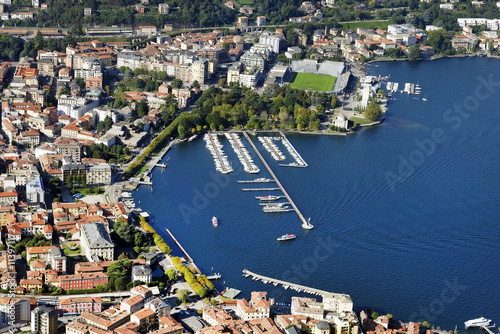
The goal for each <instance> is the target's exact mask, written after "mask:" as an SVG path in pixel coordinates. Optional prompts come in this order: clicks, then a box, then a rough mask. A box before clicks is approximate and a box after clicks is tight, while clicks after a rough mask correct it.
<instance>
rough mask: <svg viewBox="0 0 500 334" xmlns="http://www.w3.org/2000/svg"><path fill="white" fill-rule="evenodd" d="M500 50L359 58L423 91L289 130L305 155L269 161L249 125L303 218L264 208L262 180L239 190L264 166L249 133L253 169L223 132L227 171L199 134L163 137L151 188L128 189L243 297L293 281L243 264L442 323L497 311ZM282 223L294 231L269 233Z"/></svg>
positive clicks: (402, 315)
mask: <svg viewBox="0 0 500 334" xmlns="http://www.w3.org/2000/svg"><path fill="white" fill-rule="evenodd" d="M499 64H500V63H499V62H498V61H497V60H492V59H485V58H473V59H445V60H439V61H432V62H417V63H408V62H394V63H392V62H391V63H378V64H376V65H369V66H367V68H366V71H367V73H368V74H374V75H379V74H380V75H382V76H385V75H390V81H393V82H399V85H400V86H399V87H400V89H403V88H404V83H405V82H411V83H418V84H419V85H420V86H421V87H422V95H420V96H411V95H410V96H408V95H406V94H404V95H403V94H400V93H396V94H394V96H393V97H394V98H396V99H397V100H394V101H390V102H389V111H388V114H387V119H386V120H385V121H384V122H383V124H382V125H380V126H378V127H374V128H370V129H365V130H363V131H361V132H360V133H357V134H356V135H353V136H348V137H335V136H309V135H289V136H288V138H289V140H290V142H291V143H292V144H293V145H294V146H295V148H296V149H297V150H298V151H299V152H300V154H301V155H302V157H303V158H304V159H305V161H306V162H307V163H308V164H309V167H307V168H287V167H279V166H278V163H277V162H275V161H274V160H272V159H271V157H270V154H269V153H268V152H267V151H265V150H264V149H263V147H262V145H261V144H260V143H259V142H258V141H257V140H256V138H255V137H252V138H253V140H254V143H255V144H256V145H257V147H258V148H259V149H260V151H261V153H262V154H263V156H264V158H265V159H266V161H267V162H268V163H269V164H270V166H271V168H272V169H273V171H274V172H275V173H276V175H277V176H278V178H279V179H280V181H281V183H282V184H283V186H284V187H285V188H286V190H287V191H288V193H289V194H290V196H291V197H292V199H293V200H294V202H295V203H296V204H297V206H298V207H299V209H300V210H301V212H302V213H303V214H304V216H305V217H311V223H312V224H313V225H314V226H315V228H314V229H313V230H311V231H305V230H303V229H302V228H301V227H300V221H299V219H298V217H297V215H296V214H295V213H293V212H289V213H281V214H265V213H263V212H262V210H261V207H260V206H259V205H258V201H257V200H255V199H254V196H256V195H257V194H268V193H254V192H243V191H241V188H242V185H241V184H238V183H237V182H236V181H237V180H240V179H254V178H256V177H269V175H268V173H267V171H266V170H265V168H264V167H263V166H262V165H261V164H260V161H258V159H257V157H256V155H255V154H254V153H253V151H252V150H251V147H250V146H249V145H247V148H248V149H249V151H251V154H252V155H253V156H254V160H255V161H256V162H258V165H259V167H260V168H261V172H260V173H259V174H258V175H249V174H246V173H244V172H243V171H241V167H240V166H241V165H240V163H239V161H238V160H237V158H236V155H235V154H234V152H233V151H232V149H231V147H230V146H229V143H228V141H227V140H226V139H225V138H222V137H221V143H222V144H224V145H225V147H224V149H225V152H226V153H227V154H228V156H229V158H230V160H231V161H232V164H233V166H234V167H235V168H236V171H235V173H233V174H229V175H227V176H223V175H221V174H218V173H216V172H215V167H214V162H213V160H212V158H211V157H210V154H209V151H208V150H207V149H206V148H205V145H204V141H203V140H201V139H198V140H197V141H195V142H192V143H182V144H180V145H178V146H176V147H175V148H173V149H172V150H171V151H170V152H169V153H168V154H167V156H166V158H170V162H169V165H168V168H167V169H166V170H165V172H164V173H163V174H162V173H161V171H160V169H156V170H155V171H154V172H153V180H154V191H153V192H151V190H150V188H149V187H146V186H141V187H140V188H139V189H138V191H136V192H134V198H135V200H136V203H137V202H139V201H140V204H139V206H140V207H141V208H142V209H143V210H147V211H150V212H151V213H152V215H153V217H152V220H153V227H155V228H156V229H157V231H158V232H159V233H160V234H162V235H163V236H164V237H165V238H166V240H167V242H168V243H169V244H171V243H172V242H170V239H168V238H167V234H166V232H165V230H164V229H165V228H168V229H170V230H171V231H172V232H173V234H174V235H175V236H176V238H177V239H178V240H179V242H180V243H181V244H182V245H183V247H184V248H185V249H186V250H187V252H188V253H189V254H190V255H191V256H192V257H193V258H194V259H195V261H196V264H197V265H198V267H200V268H201V269H202V270H203V271H204V272H206V273H207V274H210V273H211V271H212V268H213V271H214V272H219V273H221V274H222V277H223V280H222V281H221V282H219V283H218V284H217V288H218V289H222V288H223V285H224V283H225V286H229V287H235V288H238V289H240V290H243V293H242V295H241V296H243V297H248V296H249V295H250V292H251V291H252V290H267V291H269V294H270V297H275V298H277V301H278V302H280V301H281V302H289V298H290V297H291V296H292V295H296V294H297V293H295V292H294V293H293V294H292V293H291V292H290V291H285V290H283V289H282V288H280V287H274V286H272V285H271V286H270V285H264V284H262V283H258V282H254V281H252V280H250V279H248V278H244V277H242V273H241V271H242V270H243V269H245V268H246V269H248V270H251V271H254V272H257V273H259V274H262V275H265V276H270V277H276V278H280V279H284V280H288V281H293V282H297V283H301V284H304V285H308V286H312V287H316V288H319V289H323V290H328V291H332V292H339V293H347V294H349V295H351V297H352V299H353V302H354V305H355V309H360V308H365V307H372V308H374V309H375V310H376V311H378V312H379V313H386V312H387V313H391V314H393V315H394V317H395V318H397V319H401V320H404V321H408V320H413V321H429V322H430V323H431V324H435V325H436V326H441V327H442V328H443V329H447V330H450V329H454V328H455V325H458V328H459V330H462V328H463V322H464V321H466V320H469V319H472V318H476V317H480V316H485V317H488V318H491V319H493V321H497V322H500V303H499V297H500V285H499V277H500V247H499V241H500V230H499V218H500V208H499V205H500V204H499V203H500V181H499V180H500V168H499V166H500V154H499V153H500V145H499V144H500V139H499V138H500V112H499V107H498V106H499V105H500V94H499V92H500V70H499V66H498V65H499ZM488 82H489V83H488ZM424 96H425V97H426V98H427V101H423V100H422V97H424ZM414 97H418V99H414ZM243 140H244V142H246V141H245V139H243ZM280 147H281V149H282V150H283V151H285V148H284V147H283V146H282V145H281V144H280ZM166 158H165V159H166ZM288 160H289V161H290V162H291V161H292V160H291V159H290V156H288ZM268 185H269V184H265V186H268ZM245 186H246V185H245ZM254 186H255V187H260V186H262V185H261V184H256V185H254ZM275 193H276V194H278V193H277V192H275ZM214 215H215V216H217V217H218V219H219V227H218V228H214V227H212V225H211V218H212V216H214ZM285 233H294V234H296V235H297V239H296V240H294V241H290V242H285V243H279V242H277V241H276V238H277V237H279V236H281V235H283V234H285ZM174 248H175V247H174ZM174 253H176V254H179V251H178V250H177V249H174Z"/></svg>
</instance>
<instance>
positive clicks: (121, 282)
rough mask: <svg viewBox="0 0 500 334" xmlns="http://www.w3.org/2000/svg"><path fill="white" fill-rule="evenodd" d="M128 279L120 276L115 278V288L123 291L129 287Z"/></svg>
mask: <svg viewBox="0 0 500 334" xmlns="http://www.w3.org/2000/svg"><path fill="white" fill-rule="evenodd" d="M127 283H128V282H127V280H126V279H125V278H122V277H118V278H116V279H115V283H114V284H115V290H116V291H123V290H126V289H127Z"/></svg>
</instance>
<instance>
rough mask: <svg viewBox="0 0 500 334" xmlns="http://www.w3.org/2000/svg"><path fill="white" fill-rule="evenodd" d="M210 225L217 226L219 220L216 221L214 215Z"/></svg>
mask: <svg viewBox="0 0 500 334" xmlns="http://www.w3.org/2000/svg"><path fill="white" fill-rule="evenodd" d="M212 225H213V226H214V227H217V226H219V222H218V221H217V217H215V216H213V217H212Z"/></svg>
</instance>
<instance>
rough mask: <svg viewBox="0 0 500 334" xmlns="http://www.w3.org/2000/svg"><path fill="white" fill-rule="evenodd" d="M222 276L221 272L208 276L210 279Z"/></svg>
mask: <svg viewBox="0 0 500 334" xmlns="http://www.w3.org/2000/svg"><path fill="white" fill-rule="evenodd" d="M221 278H222V275H221V274H219V273H217V274H213V275H210V276H207V279H208V280H218V279H221Z"/></svg>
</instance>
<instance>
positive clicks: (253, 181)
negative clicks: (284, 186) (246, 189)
mask: <svg viewBox="0 0 500 334" xmlns="http://www.w3.org/2000/svg"><path fill="white" fill-rule="evenodd" d="M270 182H274V180H271V179H263V180H259V179H256V180H238V183H270Z"/></svg>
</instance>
